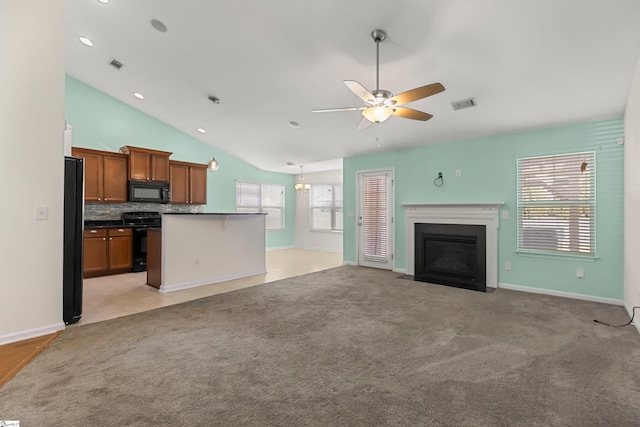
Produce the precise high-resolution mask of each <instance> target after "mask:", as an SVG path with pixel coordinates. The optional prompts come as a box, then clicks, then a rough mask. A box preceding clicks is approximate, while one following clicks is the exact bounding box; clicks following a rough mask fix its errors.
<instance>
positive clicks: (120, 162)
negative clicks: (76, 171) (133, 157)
mask: <svg viewBox="0 0 640 427" xmlns="http://www.w3.org/2000/svg"><path fill="white" fill-rule="evenodd" d="M71 155H72V156H73V157H80V158H83V159H84V200H85V201H86V202H114V203H115V202H126V201H127V156H126V155H124V154H120V153H110V152H108V151H100V150H90V149H88V148H78V147H72V148H71Z"/></svg>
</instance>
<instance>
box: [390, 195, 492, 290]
mask: <svg viewBox="0 0 640 427" xmlns="http://www.w3.org/2000/svg"><path fill="white" fill-rule="evenodd" d="M402 206H403V207H404V208H405V235H406V239H405V244H406V251H405V253H406V273H407V274H408V275H412V276H413V275H415V231H416V224H460V225H483V226H485V254H486V263H485V265H486V286H487V287H490V288H497V287H498V228H499V226H500V220H499V209H500V206H502V203H451V204H403V205H402Z"/></svg>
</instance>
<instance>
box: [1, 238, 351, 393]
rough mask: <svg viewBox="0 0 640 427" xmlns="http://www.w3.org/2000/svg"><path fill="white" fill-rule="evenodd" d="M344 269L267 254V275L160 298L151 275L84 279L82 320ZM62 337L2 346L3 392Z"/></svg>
mask: <svg viewBox="0 0 640 427" xmlns="http://www.w3.org/2000/svg"><path fill="white" fill-rule="evenodd" d="M340 265H342V254H338V253H332V252H320V251H311V250H306V249H282V250H276V251H268V252H267V271H268V273H266V274H260V275H257V276H251V277H245V278H243V279H236V280H230V281H228V282H221V283H215V284H212V285H206V286H200V287H197V288H192V289H185V290H182V291H175V292H169V293H160V292H159V291H158V290H156V289H155V288H152V287H150V286H147V285H146V284H145V283H146V280H147V273H146V272H142V273H126V274H116V275H113V276H104V277H95V278H90V279H85V280H84V295H83V308H82V318H81V319H80V321H79V322H78V323H76V324H74V325H70V326H68V327H70V328H74V327H78V326H79V325H86V324H89V323H94V322H101V321H104V320H108V319H114V318H116V317H122V316H127V315H130V314H135V313H141V312H143V311H148V310H153V309H155V308H159V307H165V306H168V305H173V304H179V303H181V302H185V301H190V300H194V299H197V298H202V297H206V296H209V295H216V294H221V293H224V292H229V291H233V290H236V289H242V288H247V287H250V286H255V285H260V284H263V283H268V282H273V281H276V280H280V279H286V278H288V277H294V276H299V275H302V274H307V273H312V272H315V271H320V270H326V269H329V268H333V267H338V266H340ZM60 333H62V332H58V333H55V334H51V335H46V336H42V337H37V338H31V339H28V340H24V341H20V342H16V343H11V344H7V345H4V346H0V362H1V363H0V387H1V386H2V385H3V384H5V383H6V382H7V381H9V379H10V378H12V377H13V376H14V375H15V374H16V373H17V372H18V371H19V370H20V369H22V367H23V366H25V365H26V364H27V363H29V361H31V360H32V359H33V358H34V357H36V356H37V355H38V353H40V352H41V351H42V350H44V349H45V347H46V346H47V345H48V344H49V343H50V342H52V341H53V340H54V339H55V338H56V337H57V336H58V335H59V334H60Z"/></svg>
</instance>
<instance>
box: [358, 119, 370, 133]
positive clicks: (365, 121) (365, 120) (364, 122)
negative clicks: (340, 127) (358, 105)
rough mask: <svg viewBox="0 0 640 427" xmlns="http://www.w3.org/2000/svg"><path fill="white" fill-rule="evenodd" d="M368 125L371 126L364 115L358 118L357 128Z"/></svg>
mask: <svg viewBox="0 0 640 427" xmlns="http://www.w3.org/2000/svg"><path fill="white" fill-rule="evenodd" d="M369 126H371V122H370V121H369V120H367V118H366V117H363V118H362V120H360V123H359V124H358V130H362V129H366V128H368V127H369Z"/></svg>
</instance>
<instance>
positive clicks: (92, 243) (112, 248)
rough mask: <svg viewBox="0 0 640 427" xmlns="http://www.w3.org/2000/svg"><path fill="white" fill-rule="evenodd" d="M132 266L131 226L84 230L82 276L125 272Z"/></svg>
mask: <svg viewBox="0 0 640 427" xmlns="http://www.w3.org/2000/svg"><path fill="white" fill-rule="evenodd" d="M132 267H133V233H132V229H131V228H86V229H85V230H84V268H83V272H84V277H94V276H103V275H107V274H115V273H126V272H128V271H131V268H132Z"/></svg>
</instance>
